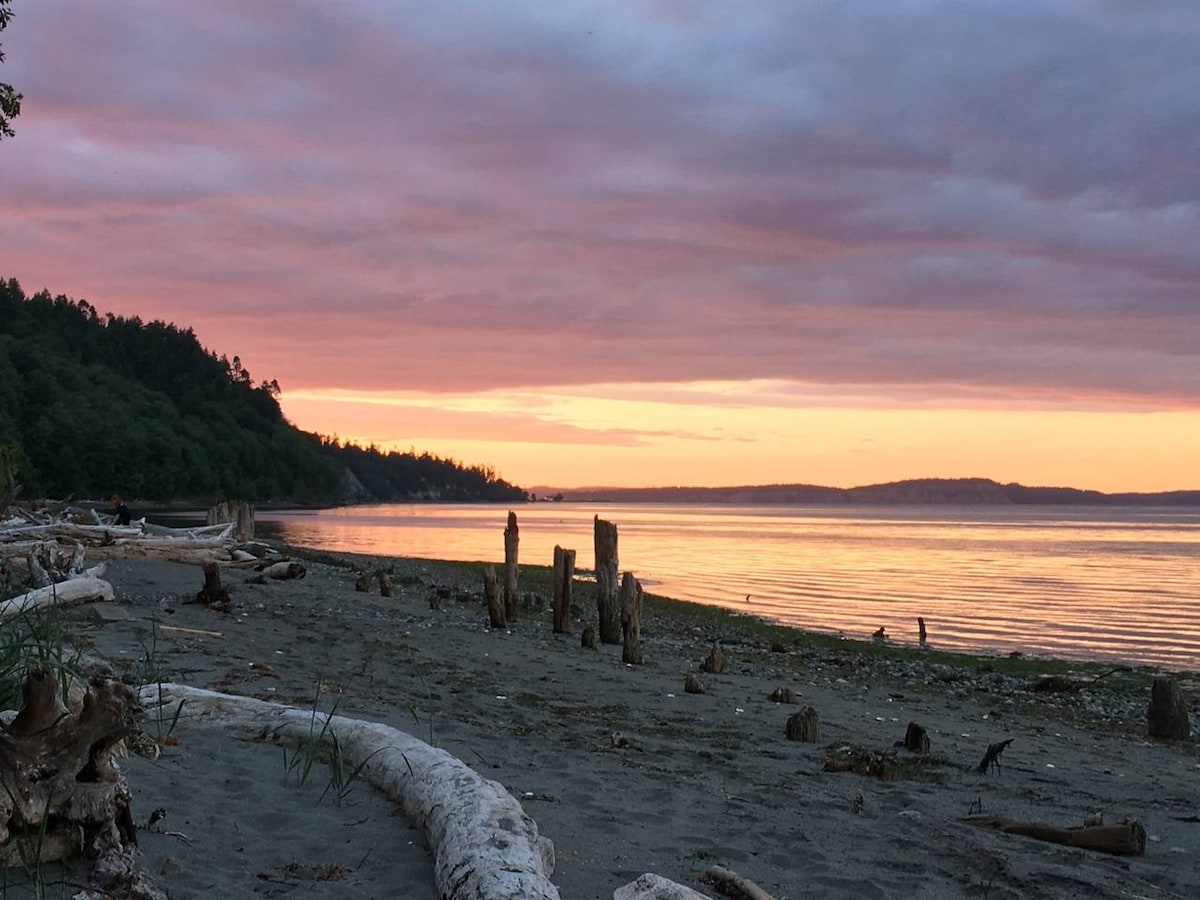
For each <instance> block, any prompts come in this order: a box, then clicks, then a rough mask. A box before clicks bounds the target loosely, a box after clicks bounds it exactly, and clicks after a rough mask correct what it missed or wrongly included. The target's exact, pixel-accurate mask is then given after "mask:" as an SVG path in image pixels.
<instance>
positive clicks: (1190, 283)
mask: <svg viewBox="0 0 1200 900" xmlns="http://www.w3.org/2000/svg"><path fill="white" fill-rule="evenodd" d="M12 10H13V12H14V17H13V19H12V21H11V23H10V24H9V27H8V29H7V30H6V31H4V32H3V34H2V35H0V42H2V43H3V47H4V51H5V54H6V56H7V59H6V61H5V62H4V63H3V64H0V81H3V82H11V83H12V84H13V85H14V86H15V87H16V88H17V89H18V90H20V91H21V92H22V93H23V94H24V97H25V99H24V105H23V112H22V114H21V116H20V117H19V118H18V119H16V120H15V121H14V122H13V126H14V128H15V130H16V132H17V134H16V137H15V138H13V139H11V140H9V139H5V140H4V141H2V142H0V213H2V214H0V277H12V278H16V279H17V280H18V281H20V282H21V285H22V287H24V289H25V290H26V291H27V292H29V293H32V292H34V291H37V290H40V289H42V288H47V289H49V290H50V291H51V293H54V294H60V293H61V294H66V295H68V296H70V297H72V298H76V299H87V300H88V301H89V302H91V303H92V304H93V305H95V306H96V307H97V308H98V309H99V310H100V311H102V312H109V311H111V312H114V313H117V314H121V315H138V316H141V317H142V318H143V319H146V320H150V319H164V320H167V321H170V322H174V323H175V324H177V325H180V326H182V327H192V328H193V329H194V330H195V332H196V334H197V336H198V338H199V339H200V341H201V343H203V344H204V346H205V347H207V348H209V349H210V350H213V351H215V352H216V353H218V354H226V355H228V356H230V357H232V356H233V355H235V354H236V355H238V356H240V358H241V360H242V362H243V363H244V365H245V366H246V368H247V369H248V370H249V371H250V372H251V374H252V375H253V376H254V378H255V379H256V380H261V379H271V378H274V379H277V380H278V381H279V383H280V385H281V386H282V388H283V395H282V398H281V401H282V404H283V408H284V412H285V414H286V415H287V416H288V418H289V419H290V420H291V421H293V422H294V423H295V424H296V425H298V426H299V427H301V428H304V429H306V430H309V431H318V432H321V433H324V434H337V435H339V436H340V437H343V438H346V439H353V440H357V441H361V442H365V443H375V444H378V445H380V446H382V447H395V448H397V449H405V450H407V449H408V448H410V447H413V448H416V449H417V450H428V451H431V452H434V453H437V454H440V455H448V456H453V457H454V458H456V459H459V460H461V461H464V462H467V463H472V464H475V463H480V464H490V465H493V466H495V467H496V469H497V470H498V472H499V474H501V475H502V476H503V477H505V478H507V479H508V480H510V481H513V482H516V483H518V484H521V485H523V486H526V487H534V486H557V487H572V486H584V485H630V486H641V485H664V484H696V485H733V484H751V483H777V482H806V483H815V484H827V485H836V486H851V485H857V484H869V483H876V482H881V481H891V480H896V479H901V478H913V477H927V476H949V477H958V476H982V477H990V478H995V479H997V480H1000V481H1020V482H1023V483H1026V484H1039V485H1041V484H1066V485H1072V486H1076V487H1085V488H1095V489H1099V490H1110V491H1111V490H1166V489H1172V488H1200V472H1198V471H1197V464H1196V461H1197V460H1200V52H1197V48H1198V47H1200V4H1197V3H1196V2H1195V0H1040V2H1027V0H990V2H983V0H956V2H936V3H935V2H919V0H859V2H854V3H844V2H841V3H837V2H805V0H750V2H746V3H729V2H726V0H719V2H718V0H714V2H682V0H657V2H655V0H645V2H623V0H604V2H575V0H561V2H548V0H545V2H529V0H509V2H496V0H487V2H474V0H466V2H446V3H407V2H399V0H338V2H333V3H330V2H325V3H316V2H310V0H288V2H284V0H236V2H234V0H204V2H191V0H189V2H183V0H128V2H123V3H119V4H101V3H94V2H84V0H13V4H12Z"/></svg>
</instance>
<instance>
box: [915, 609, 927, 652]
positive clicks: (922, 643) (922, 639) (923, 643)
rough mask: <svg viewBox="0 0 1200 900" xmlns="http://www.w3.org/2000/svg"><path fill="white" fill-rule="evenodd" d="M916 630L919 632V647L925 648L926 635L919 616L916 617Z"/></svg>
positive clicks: (923, 624) (923, 622)
mask: <svg viewBox="0 0 1200 900" xmlns="http://www.w3.org/2000/svg"><path fill="white" fill-rule="evenodd" d="M917 628H918V629H919V630H920V641H921V646H922V647H924V646H925V638H926V637H927V635H926V633H925V620H924V619H922V618H921V617H920V616H917Z"/></svg>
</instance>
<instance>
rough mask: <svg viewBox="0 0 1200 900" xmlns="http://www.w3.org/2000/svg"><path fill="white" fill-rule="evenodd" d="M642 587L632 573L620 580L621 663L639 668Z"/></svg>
mask: <svg viewBox="0 0 1200 900" xmlns="http://www.w3.org/2000/svg"><path fill="white" fill-rule="evenodd" d="M643 597H644V595H643V593H642V586H641V584H640V583H639V582H638V580H637V579H636V578H634V577H633V573H632V572H626V573H625V577H624V578H622V579H621V635H622V647H621V662H624V663H630V664H632V665H635V666H640V665H642V663H643V659H642V600H643Z"/></svg>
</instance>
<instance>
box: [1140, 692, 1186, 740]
mask: <svg viewBox="0 0 1200 900" xmlns="http://www.w3.org/2000/svg"><path fill="white" fill-rule="evenodd" d="M1146 719H1147V731H1148V733H1149V735H1150V737H1152V738H1160V739H1162V740H1168V741H1186V740H1187V739H1188V735H1189V733H1190V731H1191V726H1190V724H1189V723H1188V708H1187V699H1186V698H1185V697H1184V696H1183V690H1182V689H1181V688H1180V687H1179V682H1178V681H1176V680H1175V679H1174V678H1169V677H1161V678H1155V679H1154V681H1153V682H1152V683H1151V685H1150V707H1149V709H1148V710H1147V712H1146Z"/></svg>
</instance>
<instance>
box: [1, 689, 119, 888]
mask: <svg viewBox="0 0 1200 900" xmlns="http://www.w3.org/2000/svg"><path fill="white" fill-rule="evenodd" d="M61 697H62V693H61V689H60V687H59V683H58V679H57V678H56V677H55V676H54V674H53V673H52V672H50V671H49V670H46V669H38V670H34V671H31V672H30V673H29V675H28V676H27V677H26V679H25V683H24V686H23V702H22V705H21V710H20V712H18V713H17V717H16V718H15V719H14V720H13V722H12V724H11V725H10V726H9V728H8V730H7V731H5V732H4V733H3V734H0V783H2V790H0V852H2V853H3V858H4V859H3V862H4V865H5V866H12V865H29V864H31V863H34V862H43V863H44V862H51V861H56V860H61V859H67V858H71V857H73V856H77V855H80V854H84V853H86V854H88V855H90V856H102V855H105V854H110V853H120V852H122V851H124V850H125V849H126V848H129V847H132V846H134V845H136V843H137V837H136V830H135V828H134V825H133V817H132V815H131V813H130V809H129V804H130V794H129V788H128V786H127V785H126V783H125V780H124V778H123V777H122V775H121V773H120V772H119V770H118V769H117V768H116V766H115V765H114V764H113V751H114V748H115V746H116V745H117V744H118V742H120V741H121V740H122V739H124V738H126V737H128V736H130V735H132V734H134V733H135V732H136V731H137V729H138V722H139V721H140V719H141V715H142V709H141V704H140V703H139V702H138V700H137V698H136V697H135V696H134V694H133V692H132V691H130V689H129V688H128V687H126V686H125V685H123V684H122V683H121V682H119V681H117V680H115V679H95V680H93V681H92V682H91V683H90V684H89V686H88V688H87V691H86V693H85V695H84V698H83V704H82V708H81V709H80V710H79V712H78V713H73V712H71V711H70V710H69V709H67V707H66V706H64V705H63V702H62V699H61Z"/></svg>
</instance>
